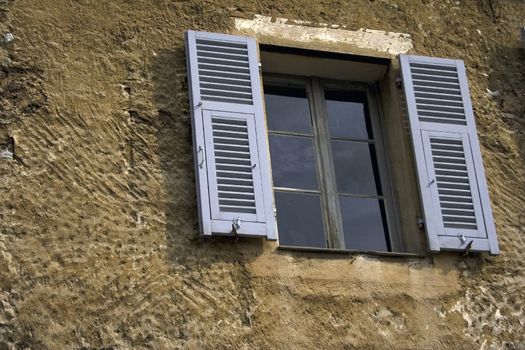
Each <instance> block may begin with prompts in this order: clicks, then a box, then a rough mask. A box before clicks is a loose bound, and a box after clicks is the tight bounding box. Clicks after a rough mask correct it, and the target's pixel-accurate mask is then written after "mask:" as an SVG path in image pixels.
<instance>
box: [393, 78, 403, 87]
mask: <svg viewBox="0 0 525 350" xmlns="http://www.w3.org/2000/svg"><path fill="white" fill-rule="evenodd" d="M394 83H395V84H396V87H397V88H398V89H401V88H402V87H403V80H401V77H397V78H396V80H395V81H394Z"/></svg>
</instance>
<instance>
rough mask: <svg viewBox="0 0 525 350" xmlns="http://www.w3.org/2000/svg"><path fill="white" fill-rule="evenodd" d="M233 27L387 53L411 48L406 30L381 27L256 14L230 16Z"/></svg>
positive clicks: (393, 53) (256, 34) (257, 34)
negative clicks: (352, 26) (356, 27)
mask: <svg viewBox="0 0 525 350" xmlns="http://www.w3.org/2000/svg"><path fill="white" fill-rule="evenodd" d="M234 21H235V29H236V30H237V31H240V32H242V33H246V34H250V35H255V36H270V37H276V38H281V39H287V40H293V41H300V42H314V41H323V42H332V43H342V44H350V45H355V46H357V47H359V48H363V49H371V50H376V51H380V52H385V53H388V54H391V55H399V54H401V53H406V52H408V51H410V50H411V49H412V48H413V45H412V39H411V37H410V34H406V33H395V32H386V31H383V30H372V29H363V28H361V29H359V30H357V31H352V30H346V29H345V26H338V25H330V24H326V23H322V24H316V25H317V26H316V27H314V26H313V25H314V24H313V23H311V22H305V21H291V20H287V19H285V18H276V19H274V20H273V21H272V18H271V17H266V16H260V15H256V16H255V18H254V19H243V18H234Z"/></svg>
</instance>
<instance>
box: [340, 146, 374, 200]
mask: <svg viewBox="0 0 525 350" xmlns="http://www.w3.org/2000/svg"><path fill="white" fill-rule="evenodd" d="M332 154H333V157H334V166H335V177H336V182H337V190H338V192H340V193H352V194H363V195H381V185H380V182H379V174H378V172H377V166H376V164H377V162H376V156H375V150H374V145H373V144H369V143H367V142H352V141H332Z"/></svg>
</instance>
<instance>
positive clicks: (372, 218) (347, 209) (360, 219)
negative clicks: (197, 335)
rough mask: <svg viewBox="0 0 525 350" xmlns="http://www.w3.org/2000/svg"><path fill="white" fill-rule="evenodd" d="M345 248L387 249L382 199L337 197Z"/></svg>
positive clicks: (363, 249)
mask: <svg viewBox="0 0 525 350" xmlns="http://www.w3.org/2000/svg"><path fill="white" fill-rule="evenodd" d="M339 201H340V202H339V203H340V206H341V217H342V219H343V232H344V236H345V245H346V249H354V250H362V251H372V250H373V251H388V250H389V247H388V243H387V240H386V234H385V233H386V232H385V231H386V221H385V209H384V204H383V201H382V200H380V199H374V198H352V197H343V196H340V197H339Z"/></svg>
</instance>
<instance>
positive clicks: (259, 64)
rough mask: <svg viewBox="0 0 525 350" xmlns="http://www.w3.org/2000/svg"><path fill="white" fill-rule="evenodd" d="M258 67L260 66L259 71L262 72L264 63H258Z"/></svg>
mask: <svg viewBox="0 0 525 350" xmlns="http://www.w3.org/2000/svg"><path fill="white" fill-rule="evenodd" d="M257 67H259V72H262V63H261V62H259V63H258V64H257Z"/></svg>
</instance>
